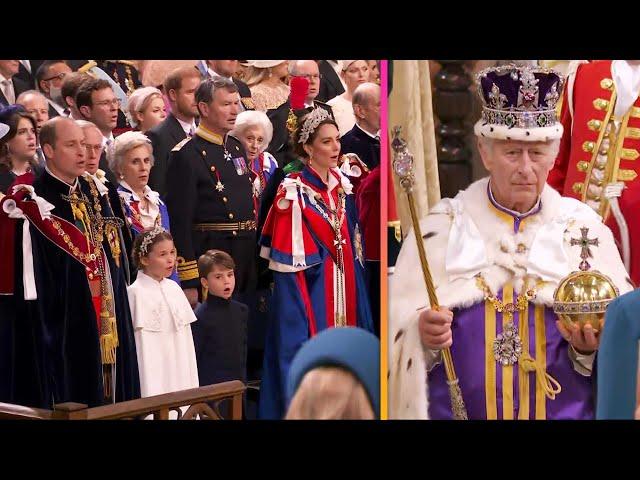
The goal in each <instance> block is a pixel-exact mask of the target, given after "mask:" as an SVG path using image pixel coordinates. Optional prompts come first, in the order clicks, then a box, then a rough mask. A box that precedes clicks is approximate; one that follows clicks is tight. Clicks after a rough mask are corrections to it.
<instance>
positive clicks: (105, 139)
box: [102, 132, 114, 148]
mask: <svg viewBox="0 0 640 480" xmlns="http://www.w3.org/2000/svg"><path fill="white" fill-rule="evenodd" d="M113 140H114V137H113V132H110V133H109V136H108V137H104V136H103V137H102V148H104V147H105V145H106V144H107V141H111V143H113Z"/></svg>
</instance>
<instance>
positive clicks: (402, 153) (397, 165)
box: [391, 126, 468, 420]
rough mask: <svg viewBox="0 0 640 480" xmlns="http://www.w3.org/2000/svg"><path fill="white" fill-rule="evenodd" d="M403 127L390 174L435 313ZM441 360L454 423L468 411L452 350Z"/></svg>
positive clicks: (395, 131) (396, 130)
mask: <svg viewBox="0 0 640 480" xmlns="http://www.w3.org/2000/svg"><path fill="white" fill-rule="evenodd" d="M401 129H402V127H400V126H396V127H394V128H393V141H392V142H391V147H392V148H393V171H394V172H395V174H396V175H397V176H398V178H399V179H400V185H401V186H402V188H403V189H404V191H405V193H406V194H407V198H408V200H409V209H410V210H411V223H413V232H414V233H415V236H416V243H417V244H418V255H419V256H420V265H422V274H423V276H424V283H425V285H426V287H427V293H428V294H429V303H430V304H431V308H432V309H434V310H438V308H439V303H438V297H437V296H436V287H435V285H434V284H433V279H432V278H431V272H430V271H429V263H428V262H427V255H426V254H425V251H424V244H423V243H422V231H421V230H420V222H419V220H418V215H417V214H416V206H415V202H414V200H413V183H414V176H413V155H412V154H411V153H410V152H409V149H408V147H407V142H405V141H404V140H403V139H402V138H400V131H401ZM442 359H443V361H444V368H445V371H446V373H447V385H449V397H450V398H451V411H452V413H453V418H454V419H455V420H467V419H468V417H467V408H466V407H465V405H464V400H463V399H462V391H461V390H460V385H459V382H458V377H457V376H456V371H455V368H454V367H453V358H452V357H451V350H450V349H449V348H445V349H443V350H442Z"/></svg>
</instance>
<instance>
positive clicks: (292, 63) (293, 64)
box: [289, 60, 316, 77]
mask: <svg viewBox="0 0 640 480" xmlns="http://www.w3.org/2000/svg"><path fill="white" fill-rule="evenodd" d="M301 62H314V63H316V61H315V60H289V75H291V76H294V77H295V76H296V75H298V72H299V70H298V68H299V67H300V63H301Z"/></svg>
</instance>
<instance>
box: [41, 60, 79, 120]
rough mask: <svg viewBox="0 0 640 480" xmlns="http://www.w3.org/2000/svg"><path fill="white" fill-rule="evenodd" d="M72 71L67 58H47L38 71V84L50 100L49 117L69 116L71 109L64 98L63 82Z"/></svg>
mask: <svg viewBox="0 0 640 480" xmlns="http://www.w3.org/2000/svg"><path fill="white" fill-rule="evenodd" d="M71 72H72V70H71V67H70V66H69V65H67V62H66V61H65V60H45V61H44V62H42V65H40V67H38V70H37V71H36V84H37V85H38V89H39V90H40V91H41V92H42V94H43V95H44V96H45V97H47V101H48V102H49V118H54V117H58V116H63V117H68V116H69V110H68V109H67V107H66V106H65V103H64V99H63V98H62V90H61V89H62V82H63V81H64V78H65V77H66V76H67V75H69V74H70V73H71Z"/></svg>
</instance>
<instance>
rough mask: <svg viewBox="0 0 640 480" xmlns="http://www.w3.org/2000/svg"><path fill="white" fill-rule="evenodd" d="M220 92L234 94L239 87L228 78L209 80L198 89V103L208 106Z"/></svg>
mask: <svg viewBox="0 0 640 480" xmlns="http://www.w3.org/2000/svg"><path fill="white" fill-rule="evenodd" d="M218 90H227V91H228V92H231V93H233V92H237V91H238V87H237V85H236V84H235V83H233V81H231V80H228V79H226V78H220V77H218V78H207V79H206V80H204V81H202V82H201V83H200V85H198V88H197V89H196V93H195V98H196V103H200V102H204V103H206V104H207V105H208V104H209V103H211V100H213V97H214V96H215V94H216V91H218Z"/></svg>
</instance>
